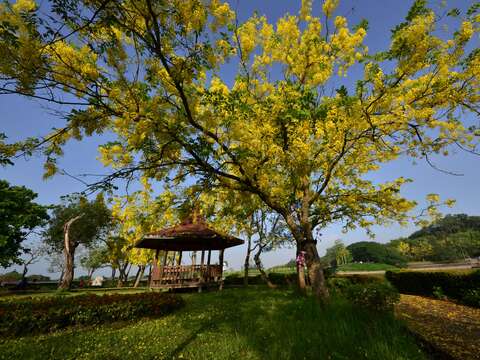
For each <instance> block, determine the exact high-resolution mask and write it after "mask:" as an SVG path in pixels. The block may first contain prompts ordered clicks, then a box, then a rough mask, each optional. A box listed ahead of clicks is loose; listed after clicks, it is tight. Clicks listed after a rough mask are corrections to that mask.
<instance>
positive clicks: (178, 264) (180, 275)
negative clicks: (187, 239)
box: [177, 250, 184, 283]
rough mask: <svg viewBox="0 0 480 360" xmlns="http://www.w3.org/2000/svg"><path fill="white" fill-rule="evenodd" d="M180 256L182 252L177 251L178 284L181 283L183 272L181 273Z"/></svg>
mask: <svg viewBox="0 0 480 360" xmlns="http://www.w3.org/2000/svg"><path fill="white" fill-rule="evenodd" d="M182 254H183V251H181V250H180V251H179V252H178V259H177V269H178V273H177V282H178V283H183V275H184V273H183V271H182Z"/></svg>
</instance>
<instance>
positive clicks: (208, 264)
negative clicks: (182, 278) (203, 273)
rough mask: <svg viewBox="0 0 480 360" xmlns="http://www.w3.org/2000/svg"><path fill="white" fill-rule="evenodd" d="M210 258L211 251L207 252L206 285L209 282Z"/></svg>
mask: <svg viewBox="0 0 480 360" xmlns="http://www.w3.org/2000/svg"><path fill="white" fill-rule="evenodd" d="M211 258H212V250H208V257H207V283H208V282H210V259H211Z"/></svg>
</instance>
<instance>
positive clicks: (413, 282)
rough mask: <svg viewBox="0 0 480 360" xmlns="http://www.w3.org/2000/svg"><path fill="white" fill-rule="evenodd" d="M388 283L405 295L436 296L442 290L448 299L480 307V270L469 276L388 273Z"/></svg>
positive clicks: (439, 273) (386, 274)
mask: <svg viewBox="0 0 480 360" xmlns="http://www.w3.org/2000/svg"><path fill="white" fill-rule="evenodd" d="M385 276H386V278H387V279H388V281H390V282H391V283H392V285H394V286H395V287H396V288H397V289H398V291H400V292H401V293H403V294H412V295H423V296H434V292H435V291H438V290H439V289H441V291H442V293H443V294H445V295H446V296H447V297H449V298H452V299H455V300H458V301H461V302H463V303H465V304H467V305H471V306H477V307H480V299H479V298H476V296H475V295H476V294H480V270H478V271H475V272H473V273H469V274H461V273H460V274H458V273H457V274H456V273H448V272H423V271H422V272H420V271H398V272H393V271H387V272H386V273H385Z"/></svg>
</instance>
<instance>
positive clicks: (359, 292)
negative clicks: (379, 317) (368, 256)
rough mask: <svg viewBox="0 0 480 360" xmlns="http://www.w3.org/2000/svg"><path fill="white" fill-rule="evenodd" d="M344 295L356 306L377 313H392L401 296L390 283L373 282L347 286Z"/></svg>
mask: <svg viewBox="0 0 480 360" xmlns="http://www.w3.org/2000/svg"><path fill="white" fill-rule="evenodd" d="M344 294H345V296H346V298H347V299H348V300H350V301H351V302H352V303H353V304H354V305H357V306H360V307H362V308H367V309H370V310H375V311H391V310H393V306H394V305H395V303H397V302H398V301H399V300H400V294H399V293H398V291H397V289H395V288H394V287H393V286H392V285H390V283H388V282H386V281H384V282H371V283H367V284H352V285H350V286H347V287H346V288H345V290H344Z"/></svg>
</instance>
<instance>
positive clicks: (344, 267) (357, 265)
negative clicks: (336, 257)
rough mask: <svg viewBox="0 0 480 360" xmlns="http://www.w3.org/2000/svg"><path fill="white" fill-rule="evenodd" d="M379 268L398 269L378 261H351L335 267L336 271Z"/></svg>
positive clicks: (374, 269) (377, 269)
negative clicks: (361, 262)
mask: <svg viewBox="0 0 480 360" xmlns="http://www.w3.org/2000/svg"><path fill="white" fill-rule="evenodd" d="M380 270H385V271H387V270H398V267H396V266H393V265H388V264H380V263H363V264H360V263H351V264H343V265H340V266H339V267H338V268H337V271H380Z"/></svg>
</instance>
